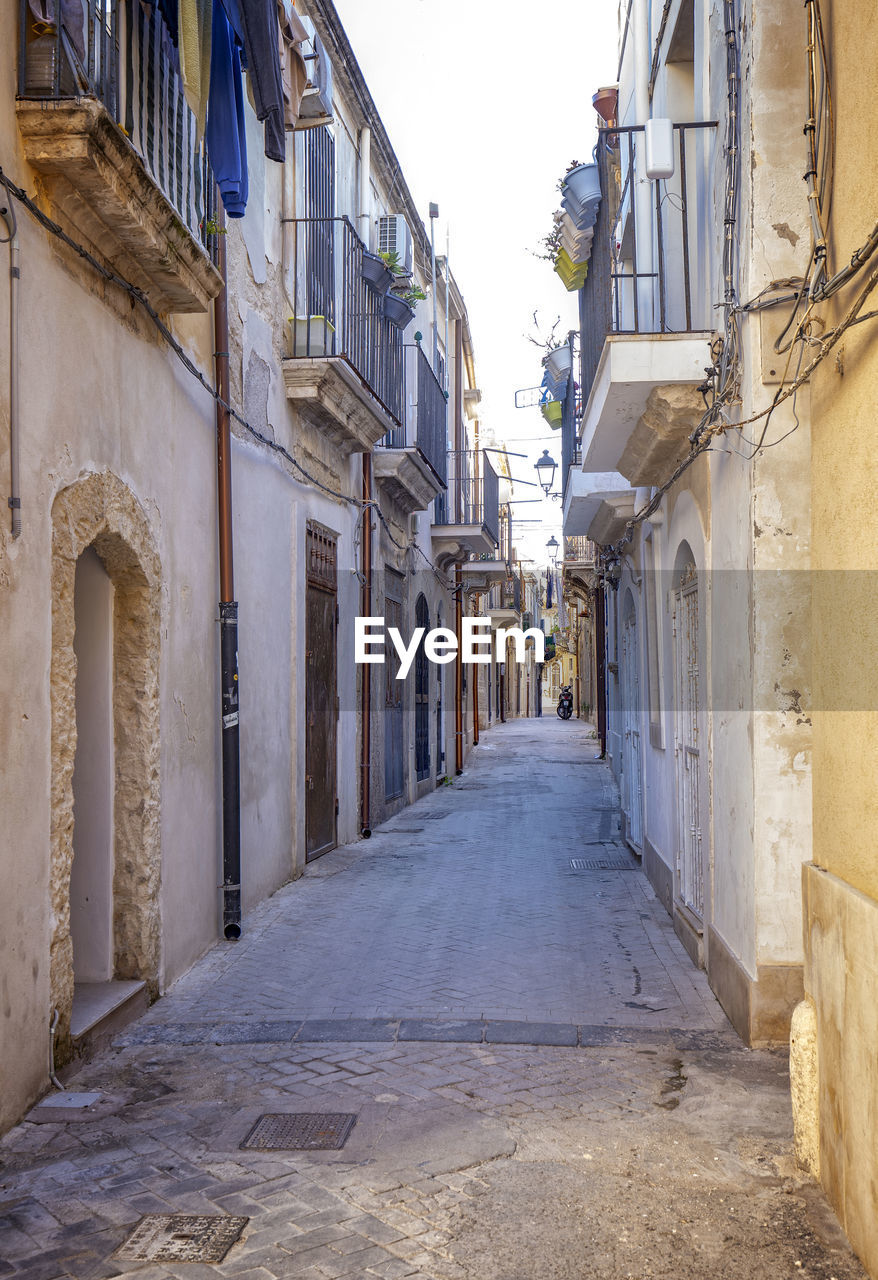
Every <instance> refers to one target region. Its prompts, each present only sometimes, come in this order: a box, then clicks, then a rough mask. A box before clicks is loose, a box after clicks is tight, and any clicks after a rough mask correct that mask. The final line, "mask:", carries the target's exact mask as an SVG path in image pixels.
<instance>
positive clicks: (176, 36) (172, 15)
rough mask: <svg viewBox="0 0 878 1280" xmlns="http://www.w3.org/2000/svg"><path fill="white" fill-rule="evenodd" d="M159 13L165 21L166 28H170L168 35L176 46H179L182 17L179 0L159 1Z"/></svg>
mask: <svg viewBox="0 0 878 1280" xmlns="http://www.w3.org/2000/svg"><path fill="white" fill-rule="evenodd" d="M158 7H159V13H160V14H161V15H162V17H163V18H164V20H165V26H166V27H167V28H168V35H169V36H170V37H171V39H172V40H173V42H174V44H175V45H177V44H179V40H180V15H179V9H178V5H177V0H158Z"/></svg>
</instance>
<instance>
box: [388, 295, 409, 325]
mask: <svg viewBox="0 0 878 1280" xmlns="http://www.w3.org/2000/svg"><path fill="white" fill-rule="evenodd" d="M384 316H385V318H386V319H387V320H389V321H390V323H391V324H395V325H396V327H397V329H407V328H408V326H409V325H410V324H411V322H412V321H413V320H414V318H415V309H414V307H412V306H410V305H409V304H408V303H407V302H406V300H405V299H404V298H398V297H397V296H396V294H395V293H388V294H386V295H385V297H384Z"/></svg>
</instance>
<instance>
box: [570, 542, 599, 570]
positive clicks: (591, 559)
mask: <svg viewBox="0 0 878 1280" xmlns="http://www.w3.org/2000/svg"><path fill="white" fill-rule="evenodd" d="M564 563H565V564H584V565H595V564H596V563H597V551H596V547H595V544H594V543H593V542H592V540H591V539H590V538H585V537H581V536H580V535H573V536H572V537H566V538H565V539H564Z"/></svg>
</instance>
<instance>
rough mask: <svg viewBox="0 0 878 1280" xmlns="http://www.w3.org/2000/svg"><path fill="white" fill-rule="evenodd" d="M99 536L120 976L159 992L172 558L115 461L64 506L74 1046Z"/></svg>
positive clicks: (59, 752)
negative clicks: (79, 651)
mask: <svg viewBox="0 0 878 1280" xmlns="http://www.w3.org/2000/svg"><path fill="white" fill-rule="evenodd" d="M90 547H91V548H94V551H95V552H96V553H97V555H98V557H99V558H100V561H101V562H102V564H103V567H104V569H105V570H106V573H107V575H108V576H109V578H110V581H111V582H112V584H113V600H114V604H113V624H112V631H113V647H112V688H113V694H112V698H113V703H112V706H113V769H114V774H113V866H112V897H113V918H112V956H113V976H114V977H115V978H119V979H130V978H136V979H142V980H144V981H145V982H146V983H147V986H148V988H149V990H150V993H151V994H152V995H155V994H157V992H158V979H159V962H160V936H161V931H160V915H159V882H160V873H161V843H160V821H159V819H160V759H159V687H158V682H159V656H160V636H161V567H160V562H159V557H158V553H157V551H156V549H155V544H154V541H153V538H152V535H151V532H150V529H149V522H148V520H147V517H146V514H145V512H144V511H143V508H142V507H141V506H140V504H139V503H138V502H137V499H136V498H135V497H134V495H133V493H132V492H131V490H130V489H129V488H128V487H127V485H125V484H124V483H123V482H122V481H121V480H120V479H119V478H118V477H117V476H114V475H113V474H112V473H111V472H108V471H105V472H101V473H99V474H92V475H88V476H85V477H83V478H82V479H80V480H77V481H75V482H74V483H73V484H71V485H69V486H68V487H67V488H65V489H62V490H61V491H60V493H58V495H57V496H56V498H55V501H54V503H53V506H52V666H51V703H52V745H51V751H52V819H51V873H50V874H51V905H52V921H53V926H52V937H51V950H50V982H51V994H52V1003H53V1006H54V1007H55V1008H56V1009H58V1011H59V1013H60V1023H59V1033H60V1044H61V1046H62V1049H63V1047H64V1045H65V1044H68V1043H69V1028H70V1014H71V1009H72V1006H73V945H72V940H71V933H70V876H71V868H72V865H73V829H74V804H73V768H74V759H75V753H76V656H75V653H74V634H75V614H74V596H75V583H76V566H77V562H78V561H79V558H80V556H81V555H82V553H83V552H84V551H86V550H87V549H88V548H90Z"/></svg>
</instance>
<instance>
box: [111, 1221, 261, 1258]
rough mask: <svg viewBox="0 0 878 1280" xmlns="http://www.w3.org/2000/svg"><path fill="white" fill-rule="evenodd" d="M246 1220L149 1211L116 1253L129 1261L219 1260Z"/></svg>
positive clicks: (236, 1237)
mask: <svg viewBox="0 0 878 1280" xmlns="http://www.w3.org/2000/svg"><path fill="white" fill-rule="evenodd" d="M249 1221H250V1219H249V1218H229V1217H226V1216H225V1215H224V1216H222V1217H209V1216H207V1215H204V1214H190V1213H150V1214H147V1216H146V1217H145V1218H142V1219H141V1220H140V1222H139V1223H138V1224H137V1226H136V1227H135V1228H134V1230H133V1231H132V1233H131V1235H130V1236H129V1237H128V1239H127V1240H126V1241H125V1243H124V1244H123V1245H120V1246H119V1248H118V1249H117V1250H116V1254H115V1256H116V1257H117V1258H125V1259H126V1260H128V1261H130V1262H222V1261H223V1259H224V1258H225V1256H226V1254H227V1253H228V1251H229V1249H231V1247H232V1245H233V1244H234V1243H235V1241H236V1240H237V1239H238V1237H239V1236H240V1234H241V1232H242V1231H243V1230H244V1228H245V1227H246V1225H247V1223H248V1222H249Z"/></svg>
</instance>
